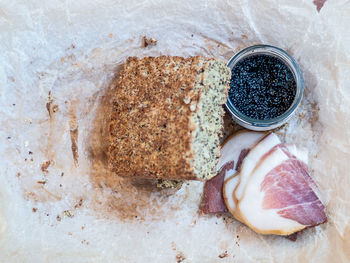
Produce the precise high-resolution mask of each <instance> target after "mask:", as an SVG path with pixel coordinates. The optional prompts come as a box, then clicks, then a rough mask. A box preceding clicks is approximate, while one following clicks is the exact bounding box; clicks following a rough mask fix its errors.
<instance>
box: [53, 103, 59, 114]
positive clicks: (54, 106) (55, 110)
mask: <svg viewBox="0 0 350 263" xmlns="http://www.w3.org/2000/svg"><path fill="white" fill-rule="evenodd" d="M57 111H58V105H57V104H55V105H53V106H52V112H53V113H55V112H57Z"/></svg>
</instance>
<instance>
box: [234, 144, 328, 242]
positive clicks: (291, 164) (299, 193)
mask: <svg viewBox="0 0 350 263" xmlns="http://www.w3.org/2000/svg"><path fill="white" fill-rule="evenodd" d="M248 156H249V155H248ZM248 156H247V157H248ZM243 165H245V161H244V162H243ZM242 169H243V167H242ZM313 187H315V185H314V182H313V181H312V179H311V177H310V176H309V174H308V172H307V166H306V164H305V163H303V162H302V161H300V160H298V159H297V158H296V157H295V156H294V155H292V154H291V153H289V152H288V149H287V147H286V146H284V145H280V146H277V147H274V149H273V150H272V151H270V152H269V154H268V155H266V156H265V157H264V158H263V160H262V161H261V162H260V163H259V165H258V166H257V167H255V168H254V169H253V171H252V173H251V175H250V177H249V180H248V182H247V184H246V187H245V189H244V193H243V194H242V197H241V199H240V200H239V202H238V205H237V204H236V205H237V208H236V213H237V212H239V213H240V216H241V219H243V220H244V223H245V224H247V225H248V226H249V227H251V228H252V229H253V230H255V231H256V232H258V233H262V234H279V235H289V234H292V233H294V232H297V231H300V230H302V229H304V228H305V227H310V226H315V225H318V224H322V223H324V222H326V221H327V218H326V215H325V212H324V206H323V204H322V203H321V201H320V200H319V199H318V197H317V195H316V194H315V192H314V191H313Z"/></svg>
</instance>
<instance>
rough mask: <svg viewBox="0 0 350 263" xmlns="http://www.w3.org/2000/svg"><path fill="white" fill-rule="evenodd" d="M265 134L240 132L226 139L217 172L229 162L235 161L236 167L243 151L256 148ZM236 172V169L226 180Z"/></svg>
mask: <svg viewBox="0 0 350 263" xmlns="http://www.w3.org/2000/svg"><path fill="white" fill-rule="evenodd" d="M264 135H265V133H264V132H254V131H247V130H244V131H239V132H237V133H235V134H234V135H232V136H230V137H229V138H228V139H226V141H225V143H224V144H223V145H222V147H221V156H220V158H219V161H218V164H217V170H218V171H220V169H221V168H222V167H223V166H224V165H225V164H226V163H228V162H232V161H234V167H236V166H237V162H238V159H239V155H240V153H241V151H242V150H243V149H250V148H251V147H252V146H254V145H255V144H256V143H257V142H259V140H261V138H263V136H264ZM235 172H236V170H235V169H233V171H231V172H230V173H229V174H228V175H227V176H226V177H225V179H227V178H228V177H230V176H232V174H234V173H235Z"/></svg>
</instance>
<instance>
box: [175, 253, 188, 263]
mask: <svg viewBox="0 0 350 263" xmlns="http://www.w3.org/2000/svg"><path fill="white" fill-rule="evenodd" d="M185 259H186V258H185V255H184V254H183V253H182V252H179V253H177V255H176V262H177V263H180V262H182V261H184V260H185Z"/></svg>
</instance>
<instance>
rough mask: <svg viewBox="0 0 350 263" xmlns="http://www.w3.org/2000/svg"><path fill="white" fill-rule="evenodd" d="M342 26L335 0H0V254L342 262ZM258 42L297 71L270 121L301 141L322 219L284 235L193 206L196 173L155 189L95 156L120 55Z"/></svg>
mask: <svg viewBox="0 0 350 263" xmlns="http://www.w3.org/2000/svg"><path fill="white" fill-rule="evenodd" d="M349 28H350V2H349V1H345V0H344V1H343V0H338V1H331V0H328V1H326V3H325V4H324V6H323V8H322V9H321V10H320V12H318V11H317V9H316V6H315V5H314V4H313V2H312V0H304V1H292V0H287V1H277V0H273V1H267V0H262V1H249V0H239V1H238V0H236V1H218V0H217V1H214V0H212V1H208V0H205V1H200V0H192V1H186V0H178V1H161V0H142V1H140V0H128V1H116V0H94V1H92V0H84V1H83V0H75V1H72V0H61V1H58V0H56V1H53V0H47V1H35V0H22V1H20V0H3V1H0V50H1V52H0V122H1V129H0V135H1V136H0V140H1V144H0V153H1V157H2V158H1V159H0V171H1V175H0V262H181V261H182V262H348V261H350V223H349V219H350V190H349V189H350V175H349V171H350V129H349V128H350V88H349V83H350V64H349V61H350V33H349V32H350V31H349ZM142 36H147V37H148V38H150V37H153V38H155V39H157V41H158V43H157V45H155V46H148V47H146V48H143V47H142V46H141V38H142ZM258 43H263V44H271V45H275V46H278V47H280V48H283V49H285V50H287V51H288V52H289V53H290V54H291V55H292V56H294V58H295V59H296V60H297V62H298V63H299V65H300V67H301V70H302V72H303V75H304V80H305V93H304V95H305V96H304V99H303V102H302V105H301V107H300V109H299V110H298V112H297V114H296V115H295V116H294V117H293V118H292V120H291V121H290V122H289V125H287V126H285V127H284V128H283V129H281V130H280V131H279V132H278V133H279V134H280V135H281V136H282V138H283V139H284V140H285V141H287V142H293V143H295V144H297V145H298V146H299V147H305V148H307V149H308V150H309V158H310V170H311V175H312V177H313V178H314V180H315V181H316V183H317V184H318V185H319V188H320V193H321V196H322V199H323V201H324V203H325V204H326V209H327V216H328V219H329V222H328V223H327V224H324V225H321V226H318V227H316V228H313V229H308V230H306V231H304V232H303V233H302V234H301V235H299V237H298V239H297V241H296V242H292V241H290V240H288V239H286V238H284V237H278V236H263V235H258V234H255V233H254V232H252V231H251V230H250V229H248V228H247V227H246V226H244V225H242V224H240V223H238V222H237V221H235V220H234V219H232V218H231V217H230V216H223V217H217V216H215V215H214V216H203V215H200V214H199V213H198V204H199V202H200V197H201V192H202V183H200V182H189V183H188V184H184V185H183V186H182V188H181V189H180V190H179V191H177V192H175V191H170V190H163V191H156V190H154V189H153V188H152V186H145V185H143V186H138V185H136V184H135V183H132V182H130V181H127V180H118V179H111V178H110V177H108V175H109V173H108V171H107V170H106V169H105V168H104V165H105V156H104V154H103V152H104V149H105V146H106V145H105V139H106V138H105V134H106V130H105V129H106V122H105V121H106V118H107V117H108V106H107V105H108V102H109V98H110V90H109V89H108V87H110V84H111V81H112V79H113V76H114V74H115V72H116V70H117V69H118V66H120V65H121V64H122V63H123V62H124V61H125V59H126V58H127V57H128V56H148V55H179V56H190V55H202V56H208V57H217V58H221V59H223V60H228V59H229V58H230V57H231V56H232V55H233V54H235V53H236V52H237V51H239V50H241V49H242V48H244V47H247V46H250V45H253V44H258ZM49 112H50V114H49ZM72 145H73V150H72ZM73 152H74V154H73ZM73 157H75V160H74V158H73ZM48 161H50V164H49V163H48ZM46 166H48V167H46ZM174 192H175V193H174Z"/></svg>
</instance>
